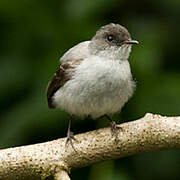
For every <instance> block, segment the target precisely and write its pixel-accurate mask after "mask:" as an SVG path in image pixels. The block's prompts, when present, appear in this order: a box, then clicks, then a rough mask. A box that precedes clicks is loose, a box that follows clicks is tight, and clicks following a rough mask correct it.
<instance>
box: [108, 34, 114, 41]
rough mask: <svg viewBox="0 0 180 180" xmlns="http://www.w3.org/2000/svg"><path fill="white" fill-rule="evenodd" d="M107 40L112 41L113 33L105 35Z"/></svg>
mask: <svg viewBox="0 0 180 180" xmlns="http://www.w3.org/2000/svg"><path fill="white" fill-rule="evenodd" d="M107 40H108V41H109V42H111V41H113V40H114V36H113V35H111V34H110V35H108V36H107Z"/></svg>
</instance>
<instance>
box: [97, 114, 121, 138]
mask: <svg viewBox="0 0 180 180" xmlns="http://www.w3.org/2000/svg"><path fill="white" fill-rule="evenodd" d="M104 117H106V118H107V119H108V120H109V121H110V128H111V133H112V136H114V137H115V141H118V136H117V130H118V127H117V124H116V122H115V121H113V120H112V119H111V118H110V117H109V116H108V115H107V114H105V115H103V116H101V117H99V118H98V119H101V118H104Z"/></svg>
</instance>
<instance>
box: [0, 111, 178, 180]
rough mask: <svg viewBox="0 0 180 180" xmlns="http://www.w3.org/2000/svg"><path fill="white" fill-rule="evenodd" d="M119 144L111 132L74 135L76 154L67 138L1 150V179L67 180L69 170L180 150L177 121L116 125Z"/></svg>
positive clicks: (153, 117) (162, 119)
mask: <svg viewBox="0 0 180 180" xmlns="http://www.w3.org/2000/svg"><path fill="white" fill-rule="evenodd" d="M118 127H120V128H119V130H118V142H116V141H115V140H114V137H112V134H111V130H110V128H103V129H99V130H95V131H91V132H87V133H83V134H79V135H76V136H75V138H76V139H77V140H78V142H75V141H74V147H75V149H76V152H75V151H74V150H73V148H72V147H71V146H69V147H68V148H65V141H66V138H61V139H57V140H54V141H50V142H46V143H40V144H34V145H28V146H21V147H15V148H8V149H4V150H0V179H11V180H15V179H21V180H22V179H26V180H27V179H30V178H31V179H32V177H33V179H40V178H41V179H43V178H46V177H49V176H52V177H54V179H56V180H59V179H63V180H69V179H70V178H69V176H68V173H70V170H71V169H72V168H79V167H84V166H88V165H91V164H93V163H96V162H100V161H103V160H107V159H116V158H121V157H125V156H129V155H133V154H137V153H142V152H150V151H155V150H165V149H175V148H176V149H177V148H180V117H162V116H160V115H152V114H149V113H148V114H146V115H145V117H143V118H141V119H139V120H136V121H132V122H128V123H124V124H120V125H118Z"/></svg>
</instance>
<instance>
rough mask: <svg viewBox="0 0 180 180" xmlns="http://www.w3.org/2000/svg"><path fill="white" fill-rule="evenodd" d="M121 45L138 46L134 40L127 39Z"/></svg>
mask: <svg viewBox="0 0 180 180" xmlns="http://www.w3.org/2000/svg"><path fill="white" fill-rule="evenodd" d="M123 44H132V45H133V44H139V42H138V41H136V40H131V39H129V40H126V41H124V42H123Z"/></svg>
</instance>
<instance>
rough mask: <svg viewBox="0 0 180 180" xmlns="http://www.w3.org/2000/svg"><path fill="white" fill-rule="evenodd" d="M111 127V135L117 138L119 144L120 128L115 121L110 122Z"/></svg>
mask: <svg viewBox="0 0 180 180" xmlns="http://www.w3.org/2000/svg"><path fill="white" fill-rule="evenodd" d="M110 127H111V133H112V136H113V137H115V141H116V142H117V141H118V132H117V131H118V129H119V127H117V124H116V122H115V121H111V122H110Z"/></svg>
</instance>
